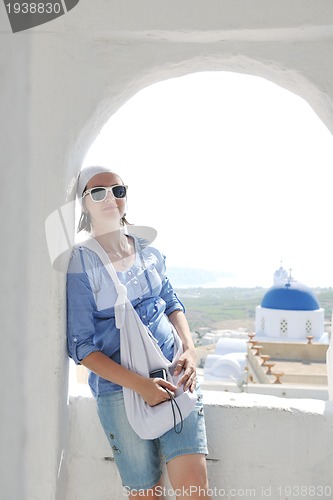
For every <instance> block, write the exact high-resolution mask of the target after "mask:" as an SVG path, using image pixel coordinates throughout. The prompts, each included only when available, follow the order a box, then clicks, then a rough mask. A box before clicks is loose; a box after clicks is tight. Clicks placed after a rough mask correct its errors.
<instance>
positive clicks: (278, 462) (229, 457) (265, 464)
mask: <svg viewBox="0 0 333 500" xmlns="http://www.w3.org/2000/svg"><path fill="white" fill-rule="evenodd" d="M204 401H205V415H206V423H207V438H208V444H209V457H208V462H207V465H208V474H209V483H210V488H211V489H212V490H213V492H218V493H219V494H217V495H216V496H215V497H214V498H226V499H231V498H237V499H240V498H244V497H247V498H249V497H250V498H256V499H259V498H264V497H265V495H264V494H263V490H264V491H265V492H266V496H269V497H270V498H272V499H274V500H277V499H278V498H286V499H287V498H288V499H289V498H290V499H291V498H296V495H294V496H292V495H289V496H288V495H287V494H286V491H287V488H288V487H296V486H303V492H302V498H306V499H311V498H314V497H315V498H319V497H323V498H330V496H331V495H333V479H332V467H333V455H332V452H331V442H332V434H333V407H332V403H328V402H324V401H316V400H311V399H303V400H290V399H289V400H286V399H282V398H278V397H274V396H261V395H258V394H253V395H250V394H234V393H223V392H214V391H204ZM70 434H71V441H70V448H69V452H68V465H69V469H70V476H69V482H68V490H67V494H66V496H65V497H64V500H76V499H80V500H91V499H92V498H96V495H97V493H98V500H113V499H115V500H118V499H119V498H122V486H121V481H120V478H119V475H118V472H117V469H116V466H115V464H114V462H112V461H110V460H105V457H112V453H111V449H110V447H109V443H108V441H107V439H106V437H105V436H104V433H103V431H102V429H101V427H100V424H99V421H98V417H97V414H96V409H95V401H94V400H93V399H92V398H73V399H72V400H71V433H70ZM166 481H167V480H166ZM166 486H167V489H168V488H170V485H169V483H168V481H167V483H166ZM310 486H315V487H320V486H328V487H330V492H331V494H330V495H328V496H327V495H326V496H324V495H320V491H319V489H318V490H317V491H318V494H317V495H314V494H313V491H310V489H308V491H306V489H305V488H306V487H310ZM327 491H328V490H327ZM246 492H247V494H246ZM298 496H300V493H299V495H298ZM167 498H170V499H171V498H172V497H171V496H168V497H167Z"/></svg>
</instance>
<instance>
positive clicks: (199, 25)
mask: <svg viewBox="0 0 333 500" xmlns="http://www.w3.org/2000/svg"><path fill="white" fill-rule="evenodd" d="M1 8H2V10H0V23H1V24H0V31H1V56H0V57H1V59H0V63H1V73H0V81H1V85H2V92H1V93H0V110H1V116H2V122H1V127H2V128H1V132H2V133H1V134H0V137H1V139H0V140H1V159H2V160H3V164H2V167H1V183H0V186H1V197H0V200H1V203H2V207H3V211H2V215H3V220H2V235H3V244H2V245H1V252H2V263H3V270H2V282H3V289H4V294H3V299H2V301H1V308H2V315H1V317H2V321H3V330H4V335H3V344H2V347H3V353H4V354H3V357H2V366H1V367H2V370H3V375H2V380H3V381H4V382H5V383H3V384H2V391H3V395H2V396H1V397H2V399H1V402H2V403H3V404H4V408H5V409H4V411H2V412H1V418H2V425H1V433H2V434H1V437H2V441H3V443H4V445H5V446H1V459H2V462H5V463H6V465H7V466H6V467H2V468H1V470H2V472H1V473H2V475H3V477H1V481H0V485H1V486H0V488H1V497H2V498H6V500H7V499H11V498H13V499H15V500H17V498H20V499H22V500H25V499H29V500H53V499H55V498H59V499H62V498H63V487H64V485H65V482H66V474H65V473H66V469H65V468H64V467H62V468H60V469H59V464H60V462H61V456H64V457H66V426H67V422H68V408H67V399H66V397H67V394H66V391H67V389H66V379H67V365H68V364H67V360H66V354H65V337H64V325H65V322H64V318H65V306H64V276H62V275H61V274H59V273H57V272H56V271H53V270H52V268H51V266H50V262H49V258H48V252H47V245H46V241H45V235H44V222H45V219H46V218H47V216H48V215H49V214H50V213H51V212H52V211H53V210H55V209H57V208H58V207H60V206H61V205H62V204H63V203H64V202H65V200H66V188H67V186H68V183H69V182H70V180H71V179H72V178H73V176H74V175H75V174H76V173H77V171H78V170H79V167H80V165H81V162H82V159H83V157H84V154H85V152H86V151H87V149H88V147H89V146H90V144H91V142H92V141H93V140H94V138H95V136H96V135H97V133H98V131H99V130H100V128H101V127H102V126H103V125H104V123H105V122H106V121H107V120H108V118H109V117H110V115H111V114H112V113H113V112H114V111H115V110H116V109H118V108H119V107H120V106H121V105H122V104H123V103H124V102H125V101H126V100H127V99H128V98H129V97H131V96H132V95H133V94H135V93H136V92H137V91H138V90H139V89H141V88H143V87H145V86H147V85H149V84H150V83H153V82H156V81H159V80H161V79H165V78H170V77H173V76H180V75H183V74H186V73H189V72H194V71H202V70H230V71H239V72H245V73H250V74H253V75H258V76H263V77H266V78H268V79H270V80H272V81H274V82H276V83H278V84H280V85H282V86H283V87H285V88H288V89H289V90H292V91H294V92H296V93H298V94H299V95H301V96H303V97H304V98H305V99H307V100H308V102H309V103H310V105H311V106H312V107H313V108H314V110H315V111H316V112H317V113H318V115H319V117H320V118H321V119H322V120H323V122H324V123H325V124H326V125H327V126H328V127H329V129H330V130H333V66H332V65H331V63H330V57H329V56H330V53H331V50H332V41H333V37H332V32H333V4H332V3H331V2H330V1H328V0H293V1H291V2H286V3H284V4H283V5H282V4H281V2H280V0H272V1H270V2H267V1H266V0H253V1H252V2H251V3H249V2H248V1H247V0H211V1H210V2H209V4H207V2H202V1H200V0H183V1H182V2H179V0H168V1H166V0H142V1H141V2H132V1H131V0H94V1H91V0H81V1H80V2H79V4H78V5H77V6H76V7H75V8H74V9H73V10H71V11H70V12H69V13H68V14H66V15H65V16H63V17H61V18H59V19H57V20H55V21H52V22H51V23H48V24H45V25H42V26H40V27H36V28H34V29H31V30H28V31H26V32H22V33H17V34H15V35H13V34H12V33H11V32H10V29H9V24H8V20H7V18H6V16H5V14H4V10H3V9H4V7H1ZM13 182H15V184H16V186H15V195H13V191H12V189H11V186H12V184H13ZM63 450H65V451H64V454H63V453H62V452H63ZM71 500H72V499H71Z"/></svg>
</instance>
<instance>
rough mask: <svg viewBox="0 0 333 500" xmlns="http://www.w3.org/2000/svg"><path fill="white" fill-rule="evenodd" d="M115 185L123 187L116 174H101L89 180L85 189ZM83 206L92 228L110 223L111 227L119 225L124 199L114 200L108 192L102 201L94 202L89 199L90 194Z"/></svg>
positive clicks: (123, 209)
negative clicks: (87, 213)
mask: <svg viewBox="0 0 333 500" xmlns="http://www.w3.org/2000/svg"><path fill="white" fill-rule="evenodd" d="M117 184H121V185H123V182H122V180H121V179H120V177H118V176H117V175H116V174H112V173H101V174H97V175H95V176H94V177H92V178H91V179H90V181H89V182H88V184H87V187H86V189H90V188H93V187H111V186H115V185H117ZM83 204H84V207H85V209H86V210H88V212H89V214H90V218H91V223H92V226H93V227H94V225H96V224H105V225H109V224H110V223H112V225H115V224H118V225H119V224H120V219H121V218H122V217H123V215H124V214H125V206H126V198H115V197H114V196H113V194H112V193H111V192H110V191H109V192H108V193H107V196H106V198H105V200H104V201H100V202H95V201H93V200H92V199H91V197H90V194H88V195H86V196H85V197H84V200H83Z"/></svg>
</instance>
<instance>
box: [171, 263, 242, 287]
mask: <svg viewBox="0 0 333 500" xmlns="http://www.w3.org/2000/svg"><path fill="white" fill-rule="evenodd" d="M167 274H168V278H169V279H170V282H171V283H172V285H173V287H182V286H194V285H205V284H207V283H213V282H214V281H218V280H219V279H221V278H232V277H233V274H232V273H225V272H216V271H207V269H197V268H192V267H168V269H167Z"/></svg>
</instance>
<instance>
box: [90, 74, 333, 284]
mask: <svg viewBox="0 0 333 500" xmlns="http://www.w3.org/2000/svg"><path fill="white" fill-rule="evenodd" d="M332 148H333V138H332V135H331V134H330V132H329V131H328V129H327V128H326V127H325V126H324V124H323V123H322V122H321V121H320V119H319V118H318V117H317V115H316V114H315V113H314V111H313V110H312V108H311V107H310V106H309V105H308V104H307V103H306V101H304V100H303V99H301V98H300V97H298V96H296V95H295V94H293V93H291V92H289V91H287V90H285V89H282V88H281V87H279V86H277V85H275V84H273V83H271V82H269V81H267V80H265V79H263V78H258V77H254V76H250V75H244V74H236V73H229V72H205V73H196V74H190V75H187V76H184V77H180V78H173V79H170V80H166V81H163V82H159V83H157V84H155V85H152V86H150V87H147V88H145V89H144V90H142V91H140V92H138V93H137V94H136V95H135V96H134V97H133V98H132V99H130V100H129V101H128V102H127V103H126V104H125V105H124V106H122V108H121V109H120V110H119V111H118V112H117V113H115V114H114V115H113V116H112V117H111V118H110V120H109V122H108V123H107V124H106V126H105V127H104V128H103V129H102V131H101V133H100V134H99V136H98V137H97V139H96V141H95V143H94V144H93V145H92V146H91V148H90V150H89V152H88V154H87V156H86V158H85V161H84V165H88V164H102V165H107V166H110V167H111V168H112V169H113V170H114V171H116V172H118V173H119V174H120V175H121V176H122V178H123V179H124V181H125V183H127V184H128V185H129V192H128V211H127V213H128V218H129V220H130V221H131V222H134V223H135V224H142V225H148V226H152V227H154V228H156V229H157V231H158V237H157V239H156V240H155V243H154V244H155V245H156V246H158V247H159V248H160V249H161V250H162V251H163V253H165V254H166V256H167V261H166V262H167V265H168V266H186V267H196V268H201V269H208V270H216V271H223V272H226V273H231V274H232V277H231V278H228V279H225V280H224V281H221V282H219V283H218V284H219V286H229V285H230V286H265V287H266V286H270V285H271V284H272V280H273V273H274V271H275V269H276V268H277V267H279V266H280V262H281V261H282V264H283V266H284V267H285V268H287V269H289V268H292V275H293V276H294V278H295V279H297V280H299V281H301V282H303V283H305V284H307V285H309V286H333V267H332V263H331V261H332V259H331V253H332V252H331V247H330V240H331V234H330V231H331V212H332V195H331V190H332V173H331V172H332Z"/></svg>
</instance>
